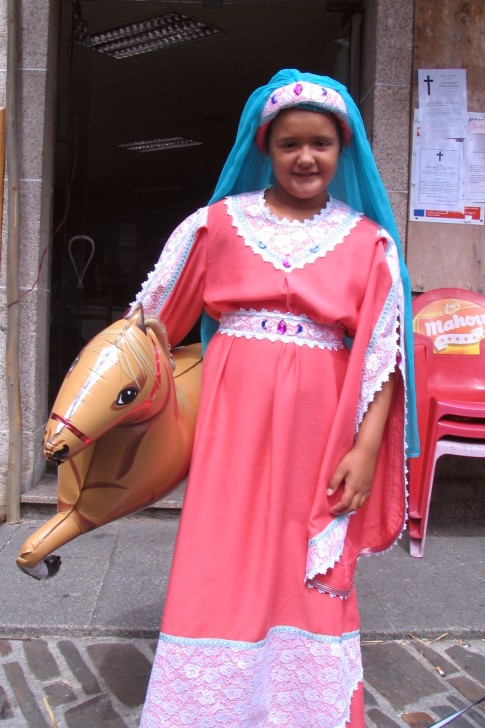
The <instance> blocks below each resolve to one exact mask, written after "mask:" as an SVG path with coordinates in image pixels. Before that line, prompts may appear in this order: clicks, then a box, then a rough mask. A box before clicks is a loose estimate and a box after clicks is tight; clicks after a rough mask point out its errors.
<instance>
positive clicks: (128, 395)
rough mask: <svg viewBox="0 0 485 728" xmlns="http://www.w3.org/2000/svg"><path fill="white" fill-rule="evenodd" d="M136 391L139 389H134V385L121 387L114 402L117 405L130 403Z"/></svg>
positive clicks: (121, 405)
mask: <svg viewBox="0 0 485 728" xmlns="http://www.w3.org/2000/svg"><path fill="white" fill-rule="evenodd" d="M138 392H139V390H138V389H136V387H125V389H122V390H121V392H120V393H119V394H118V397H117V400H116V404H117V405H118V406H119V407H123V406H124V405H127V404H130V403H131V402H133V400H134V399H135V397H136V396H137V394H138Z"/></svg>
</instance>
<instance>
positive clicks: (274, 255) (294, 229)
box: [225, 190, 362, 273]
mask: <svg viewBox="0 0 485 728" xmlns="http://www.w3.org/2000/svg"><path fill="white" fill-rule="evenodd" d="M264 193H265V190H259V191H258V192H244V193H243V194H240V195H234V196H232V197H227V198H226V199H225V204H226V206H227V210H228V213H229V215H230V217H231V219H232V224H233V226H234V227H235V228H236V230H237V233H238V235H239V236H240V237H241V238H242V239H243V240H244V243H245V245H247V246H248V247H250V248H251V249H252V250H253V252H254V253H255V254H256V255H259V256H260V257H261V258H262V259H263V260H264V261H266V262H267V263H272V265H273V266H274V267H275V268H277V269H279V270H282V271H286V272H288V273H289V272H291V271H292V270H294V269H295V268H303V266H304V265H306V264H307V263H313V262H314V261H315V260H317V258H323V257H324V256H325V255H326V254H327V253H328V252H329V251H331V250H334V248H335V247H336V246H337V245H339V244H340V243H342V242H343V241H344V239H345V237H346V236H347V235H348V234H349V233H350V231H351V230H352V228H354V227H355V225H356V224H357V223H358V221H359V220H360V219H361V217H362V214H361V213H359V212H356V211H355V210H352V208H350V207H349V206H348V205H346V204H345V203H344V202H339V201H338V200H336V199H335V198H333V197H330V198H329V200H328V203H327V205H326V207H325V208H324V209H323V210H321V212H319V213H318V214H317V215H315V216H314V217H313V218H312V219H311V220H304V221H303V222H302V221H300V220H288V219H287V218H279V217H277V216H276V215H274V214H273V213H272V212H270V210H269V209H268V207H267V206H266V202H265V199H264Z"/></svg>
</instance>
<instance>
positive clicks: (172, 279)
mask: <svg viewBox="0 0 485 728" xmlns="http://www.w3.org/2000/svg"><path fill="white" fill-rule="evenodd" d="M205 225H207V207H201V208H200V209H199V210H197V211H196V212H194V213H193V214H192V215H190V216H189V217H187V218H186V219H185V220H184V221H183V222H181V223H180V225H179V226H178V227H177V228H176V229H175V230H174V232H173V233H172V234H171V235H170V237H169V239H168V240H167V242H166V243H165V247H164V248H163V250H162V254H161V255H160V258H159V259H158V262H157V264H156V266H155V268H154V269H153V270H152V272H151V273H150V274H149V276H148V278H147V280H146V281H145V282H144V283H143V286H142V288H141V291H140V292H139V293H138V295H137V297H136V298H135V301H134V302H133V303H132V304H131V309H133V307H134V306H135V305H136V304H137V303H142V304H143V308H144V311H145V315H147V316H157V315H158V313H159V311H160V309H161V307H162V306H163V304H164V303H165V301H166V300H167V298H168V297H169V295H170V294H171V292H172V291H173V289H174V286H175V284H176V283H177V281H178V279H179V276H180V273H181V272H182V270H183V267H184V265H185V263H186V262H187V258H188V257H189V254H190V251H191V250H192V246H193V244H194V242H195V238H196V235H197V231H198V230H199V228H201V227H204V226H205Z"/></svg>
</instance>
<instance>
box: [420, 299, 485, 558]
mask: <svg viewBox="0 0 485 728" xmlns="http://www.w3.org/2000/svg"><path fill="white" fill-rule="evenodd" d="M413 329H414V344H415V372H416V399H417V409H418V428H419V436H420V441H421V455H420V456H419V458H413V459H411V460H410V461H409V519H408V529H409V537H410V553H411V556H416V557H422V556H423V554H424V543H425V538H426V528H427V524H428V516H429V507H430V502H431V494H432V489H433V479H434V473H435V466H436V461H437V460H438V459H439V458H440V457H441V456H442V455H444V454H452V455H463V456H466V457H485V297H484V296H481V295H479V294H477V293H473V292H472V291H464V290H461V289H458V288H439V289H436V290H434V291H429V292H428V293H423V294H422V295H421V296H418V297H417V298H416V299H415V300H414V301H413Z"/></svg>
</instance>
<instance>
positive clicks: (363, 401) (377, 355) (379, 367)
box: [356, 229, 404, 432]
mask: <svg viewBox="0 0 485 728" xmlns="http://www.w3.org/2000/svg"><path fill="white" fill-rule="evenodd" d="M378 235H379V236H384V237H386V238H387V245H386V251H385V252H386V258H387V262H388V265H389V270H390V272H391V277H392V283H391V288H390V290H389V294H388V296H387V300H386V302H385V304H384V307H383V309H382V313H381V315H380V317H379V320H378V322H377V324H376V326H375V329H374V332H373V335H372V338H371V340H370V342H369V346H368V347H367V351H366V353H365V355H364V367H363V372H362V382H361V391H360V399H359V407H358V413H357V421H356V432H357V431H358V429H359V426H360V423H361V422H362V419H363V417H364V415H365V413H366V412H367V409H368V408H369V405H370V403H371V402H372V400H373V399H374V397H375V394H376V392H378V391H379V390H381V389H382V385H383V384H384V382H387V380H388V379H389V377H390V376H391V374H392V373H393V372H394V370H395V368H396V365H400V364H401V363H402V359H403V356H404V347H401V346H400V336H399V325H400V322H401V321H404V292H403V288H402V282H401V276H400V273H399V257H398V253H397V248H396V243H395V242H394V240H393V239H392V238H391V237H390V236H389V234H388V233H387V232H386V231H385V230H382V229H381V230H379V231H378Z"/></svg>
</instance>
